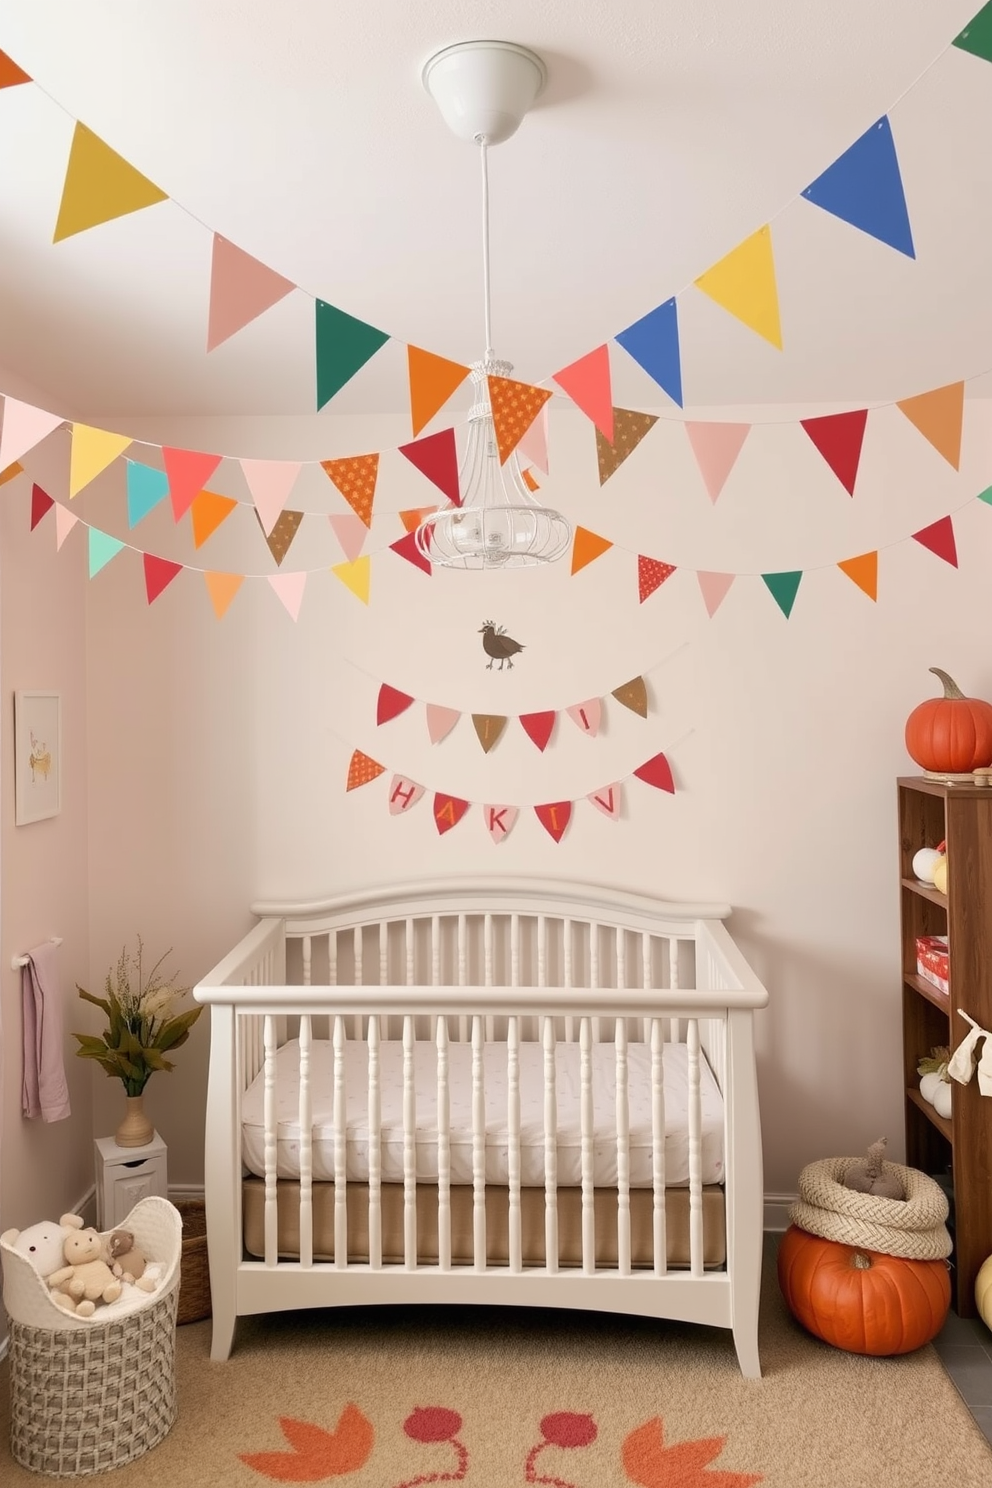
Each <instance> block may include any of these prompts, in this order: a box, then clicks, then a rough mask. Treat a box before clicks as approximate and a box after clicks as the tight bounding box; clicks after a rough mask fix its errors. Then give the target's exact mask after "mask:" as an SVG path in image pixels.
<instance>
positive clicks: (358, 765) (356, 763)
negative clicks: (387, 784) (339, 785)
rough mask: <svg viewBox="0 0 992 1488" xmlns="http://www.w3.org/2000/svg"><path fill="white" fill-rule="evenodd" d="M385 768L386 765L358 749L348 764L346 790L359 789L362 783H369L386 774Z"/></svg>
mask: <svg viewBox="0 0 992 1488" xmlns="http://www.w3.org/2000/svg"><path fill="white" fill-rule="evenodd" d="M385 770H386V767H385V765H380V764H379V763H378V762H377V761H376V760H374V759H372V758H371V757H370V756H369V755H367V754H363V753H362V751H361V750H360V749H356V750H355V752H354V754H353V755H352V756H351V760H350V761H349V764H348V784H347V785H346V786H345V790H350V791H353V790H357V789H358V787H359V786H360V785H368V784H369V782H370V781H371V780H375V779H376V778H377V777H378V776H379V775H383V774H385Z"/></svg>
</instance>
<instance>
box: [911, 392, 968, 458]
mask: <svg viewBox="0 0 992 1488" xmlns="http://www.w3.org/2000/svg"><path fill="white" fill-rule="evenodd" d="M896 407H897V408H898V409H900V411H901V412H902V413H904V414H905V415H906V417H907V418H908V419H909V421H910V423H911V424H915V426H916V427H917V429H919V431H920V433H921V434H922V435H923V437H924V439H926V440H928V441H929V442H930V443H931V444H932V445H933V447H934V449H935V450H936V451H937V453H938V454H939V455H943V457H944V459H945V460H946V461H947V463H948V465H953V466H954V469H955V470H957V469H958V464H959V461H960V459H961V423H962V420H963V418H964V383H963V382H951V383H948V385H947V386H946V387H940V388H934V389H933V391H932V392H929V393H918V394H917V396H916V397H915V398H903V399H902V401H901V402H899V403H897V404H896Z"/></svg>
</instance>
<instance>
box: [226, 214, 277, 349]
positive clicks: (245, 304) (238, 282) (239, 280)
mask: <svg viewBox="0 0 992 1488" xmlns="http://www.w3.org/2000/svg"><path fill="white" fill-rule="evenodd" d="M295 288H296V285H295V284H294V283H293V282H292V280H290V279H284V278H283V276H282V275H281V274H277V273H276V271H275V269H270V268H269V267H268V265H267V264H263V263H259V261H258V259H257V258H252V256H251V254H250V253H246V252H245V251H244V249H243V248H238V247H237V246H236V245H235V244H234V243H229V242H228V240H227V239H226V238H222V237H221V235H220V233H214V246H213V253H212V255H211V260H210V309H209V311H208V312H207V350H208V351H213V349H214V347H215V346H220V344H221V342H222V341H226V340H227V339H228V337H229V336H233V335H234V333H235V331H240V330H241V329H242V327H243V326H246V325H248V324H249V323H250V322H251V321H253V320H256V319H257V318H258V316H259V315H261V314H263V313H264V311H266V310H268V309H270V308H271V307H272V306H273V305H275V304H277V303H278V302H279V301H280V300H282V299H285V297H286V295H288V294H290V293H291V292H292V291H293V290H294V289H295Z"/></svg>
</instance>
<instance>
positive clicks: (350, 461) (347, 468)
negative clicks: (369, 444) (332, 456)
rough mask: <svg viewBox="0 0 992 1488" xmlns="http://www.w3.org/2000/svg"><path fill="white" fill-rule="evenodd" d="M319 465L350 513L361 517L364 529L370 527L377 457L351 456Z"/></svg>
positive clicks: (377, 472)
mask: <svg viewBox="0 0 992 1488" xmlns="http://www.w3.org/2000/svg"><path fill="white" fill-rule="evenodd" d="M320 464H321V468H322V469H323V471H324V473H325V474H326V475H327V476H329V477H330V479H331V480H332V481H333V482H334V484H335V485H336V486H337V488H338V490H339V491H340V492H341V495H342V496H343V497H344V499H345V501H347V503H348V505H349V506H350V507H351V509H352V511H353V512H355V514H356V515H357V516H359V517H361V519H362V521H363V522H364V523H365V525H366V527H371V526H372V503H373V501H374V500H375V483H376V480H377V478H378V475H379V456H378V455H377V454H375V455H351V456H349V457H347V458H346V459H343V460H321V462H320Z"/></svg>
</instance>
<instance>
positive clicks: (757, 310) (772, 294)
mask: <svg viewBox="0 0 992 1488" xmlns="http://www.w3.org/2000/svg"><path fill="white" fill-rule="evenodd" d="M696 288H697V289H701V290H702V291H703V294H705V295H709V297H710V299H711V300H715V301H716V303H717V304H718V305H719V306H721V308H722V309H724V310H727V311H728V312H729V313H730V314H731V315H734V316H736V317H737V319H738V320H740V321H742V322H743V323H744V325H746V326H748V327H749V328H750V329H751V330H752V331H757V333H758V335H759V336H763V337H764V338H765V340H766V341H770V342H771V344H772V345H773V346H777V347H778V349H779V351H781V349H782V326H781V323H780V321H779V314H778V290H777V288H776V285H775V259H774V256H773V254H772V232H771V228H770V227H768V226H767V225H766V226H765V227H759V228H758V231H757V232H756V233H752V234H751V236H750V237H749V238H745V239H744V241H743V243H738V245H737V247H736V248H732V249H731V251H730V252H729V253H728V254H727V255H726V257H724V258H721V259H720V261H719V263H715V264H714V265H713V267H712V268H711V269H707V270H706V273H705V274H701V275H700V276H699V278H698V279H697V280H696Z"/></svg>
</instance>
